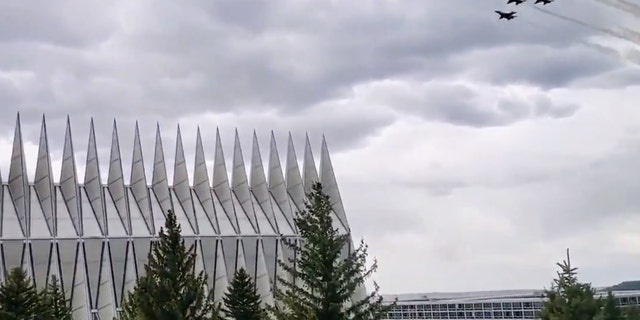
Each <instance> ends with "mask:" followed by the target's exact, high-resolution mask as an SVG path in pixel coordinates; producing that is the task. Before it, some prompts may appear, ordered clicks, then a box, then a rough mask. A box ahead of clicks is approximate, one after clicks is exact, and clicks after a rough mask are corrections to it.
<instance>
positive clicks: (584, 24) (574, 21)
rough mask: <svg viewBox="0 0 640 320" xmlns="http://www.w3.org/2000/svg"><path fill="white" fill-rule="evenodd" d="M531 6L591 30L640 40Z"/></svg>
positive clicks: (620, 37) (636, 42)
mask: <svg viewBox="0 0 640 320" xmlns="http://www.w3.org/2000/svg"><path fill="white" fill-rule="evenodd" d="M533 8H534V9H536V10H538V11H540V12H543V13H546V14H548V15H551V16H554V17H556V18H559V19H562V20H565V21H569V22H573V23H575V24H579V25H581V26H583V27H586V28H589V29H592V30H595V31H600V32H603V33H606V34H608V35H610V36H614V37H616V38H618V39H622V40H627V41H629V42H631V43H633V44H636V45H640V41H637V40H636V39H634V38H632V37H628V36H626V35H624V34H620V33H619V32H615V31H613V30H611V29H606V28H602V27H598V26H594V25H592V24H590V23H587V22H584V21H581V20H578V19H574V18H570V17H567V16H564V15H561V14H558V13H554V12H551V11H549V10H546V9H542V8H538V7H533Z"/></svg>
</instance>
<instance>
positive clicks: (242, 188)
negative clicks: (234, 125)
mask: <svg viewBox="0 0 640 320" xmlns="http://www.w3.org/2000/svg"><path fill="white" fill-rule="evenodd" d="M231 190H232V191H233V193H235V195H236V197H237V198H238V202H239V203H240V206H241V207H242V209H243V210H244V212H245V213H246V214H247V216H248V218H249V222H250V223H251V226H252V227H253V229H254V230H255V232H259V230H258V221H257V220H256V214H255V212H254V211H253V206H252V204H251V193H250V192H249V181H248V180H247V171H246V170H245V167H244V157H243V156H242V147H241V146H240V136H239V135H238V130H237V129H236V134H235V139H234V142H233V171H232V172H231ZM236 214H238V213H237V212H236ZM242 231H243V232H244V230H242Z"/></svg>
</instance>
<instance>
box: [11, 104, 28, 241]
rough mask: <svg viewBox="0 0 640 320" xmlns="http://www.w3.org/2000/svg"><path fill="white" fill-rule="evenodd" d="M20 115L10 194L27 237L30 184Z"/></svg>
mask: <svg viewBox="0 0 640 320" xmlns="http://www.w3.org/2000/svg"><path fill="white" fill-rule="evenodd" d="M20 131H21V130H20V114H18V116H17V118H16V127H15V133H14V135H13V150H12V151H11V163H10V165H9V181H8V185H9V194H10V196H11V198H10V199H11V200H12V202H13V206H14V208H15V212H16V216H17V218H18V224H19V227H20V229H21V230H22V233H23V234H24V235H25V236H28V235H29V225H28V221H29V220H30V218H29V199H28V197H29V182H28V181H27V167H26V164H25V159H24V146H23V144H22V133H21V132H20Z"/></svg>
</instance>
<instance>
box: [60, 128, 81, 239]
mask: <svg viewBox="0 0 640 320" xmlns="http://www.w3.org/2000/svg"><path fill="white" fill-rule="evenodd" d="M60 192H61V193H62V198H63V199H64V202H65V204H66V205H67V210H69V215H70V216H71V222H72V223H73V227H74V228H75V230H76V234H77V235H79V236H82V235H83V230H82V216H81V213H80V201H79V200H80V197H79V195H80V194H79V192H78V175H77V171H76V160H75V153H74V151H73V141H72V138H71V120H70V119H69V117H68V116H67V130H66V134H65V137H64V149H63V151H62V170H61V172H60Z"/></svg>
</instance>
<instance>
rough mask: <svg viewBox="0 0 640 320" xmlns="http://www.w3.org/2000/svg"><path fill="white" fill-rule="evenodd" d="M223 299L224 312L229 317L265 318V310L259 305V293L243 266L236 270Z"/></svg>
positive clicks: (248, 319)
mask: <svg viewBox="0 0 640 320" xmlns="http://www.w3.org/2000/svg"><path fill="white" fill-rule="evenodd" d="M223 301H224V313H225V315H226V316H227V317H228V318H229V319H235V320H264V319H266V313H265V310H264V309H263V308H262V306H261V305H260V304H261V302H262V301H261V299H260V295H258V293H257V292H256V285H255V283H254V282H253V280H252V279H251V276H249V274H248V273H247V271H246V270H245V269H244V268H240V269H239V270H238V271H236V273H235V275H234V276H233V281H231V284H230V285H229V288H228V291H227V292H226V293H225V295H224V297H223Z"/></svg>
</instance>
